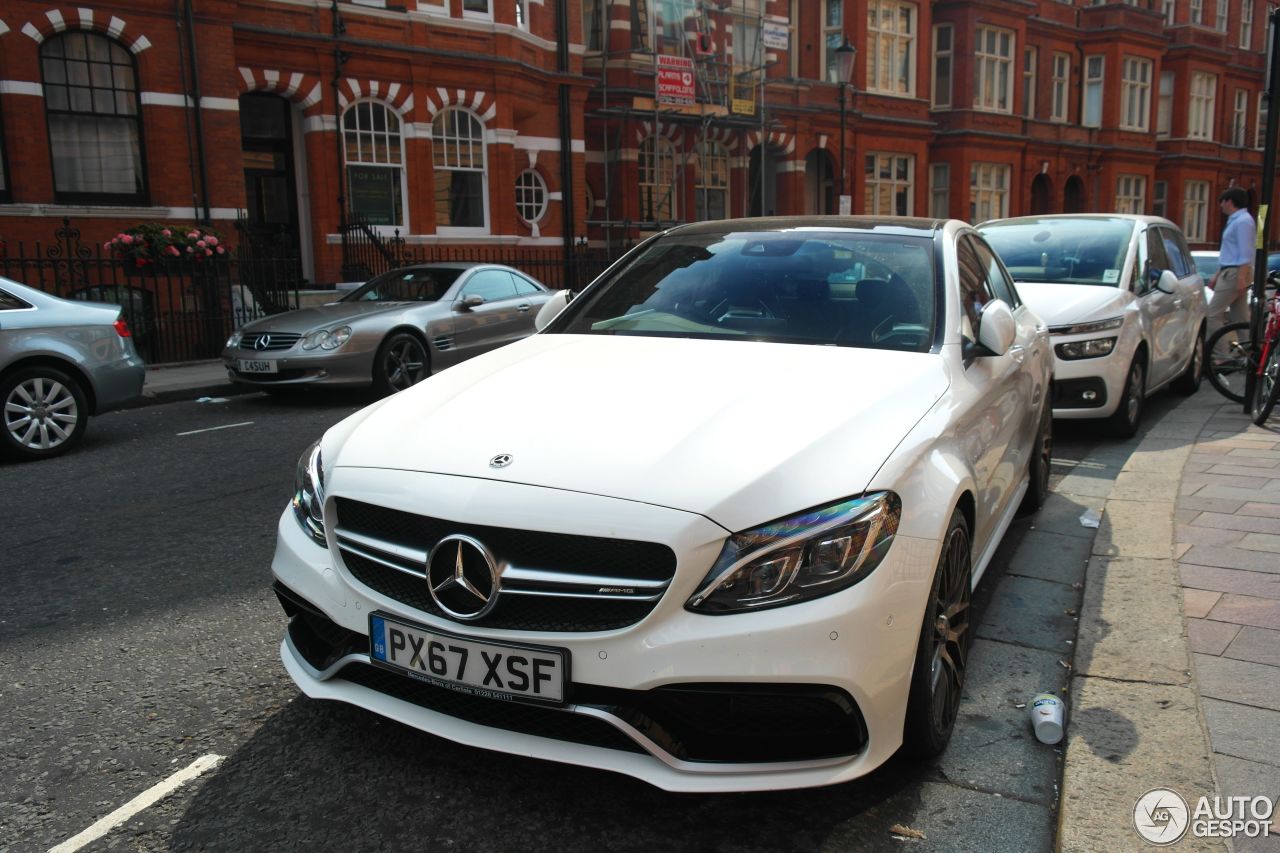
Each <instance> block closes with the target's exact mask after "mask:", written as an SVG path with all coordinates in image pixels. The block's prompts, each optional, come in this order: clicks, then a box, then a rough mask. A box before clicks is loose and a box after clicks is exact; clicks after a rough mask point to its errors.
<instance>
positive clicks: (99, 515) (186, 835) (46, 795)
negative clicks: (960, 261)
mask: <svg viewBox="0 0 1280 853" xmlns="http://www.w3.org/2000/svg"><path fill="white" fill-rule="evenodd" d="M365 402H368V398H366V397H361V396H341V397H334V396H312V397H306V398H301V399H298V400H283V401H281V400H275V399H272V398H269V397H266V396H263V395H259V394H252V395H248V396H244V397H236V398H232V399H231V400H229V401H227V402H224V403H213V404H207V403H206V404H202V403H196V402H184V403H172V404H168V405H161V406H152V407H148V408H142V409H135V410H130V411H125V412H118V413H113V414H110V415H106V416H103V417H100V418H96V419H94V421H93V422H92V423H91V424H90V427H89V431H88V434H87V436H86V440H85V443H84V445H83V446H82V447H81V448H80V449H79V450H78V451H76V452H74V453H72V454H70V455H68V456H66V457H63V458H60V459H56V460H50V461H47V462H43V463H38V464H26V465H14V464H7V463H0V519H2V524H0V577H2V578H3V580H4V583H5V587H6V588H7V589H9V591H10V595H8V596H5V597H3V598H0V718H3V720H4V725H3V729H2V730H0V849H3V850H13V851H26V850H48V849H50V848H52V847H54V846H55V845H58V844H60V843H62V842H64V841H66V840H68V839H71V838H72V837H73V836H76V835H77V834H78V833H81V832H82V831H83V830H85V829H86V828H87V827H90V825H92V824H94V822H95V821H98V820H99V819H100V818H102V817H103V816H104V815H107V814H108V813H111V812H112V811H113V810H115V809H117V808H119V807H120V806H122V805H124V804H126V803H128V802H129V801H130V800H132V799H133V798H135V797H137V796H138V795H139V794H141V793H143V792H144V791H147V790H148V789H150V788H152V787H153V786H155V785H156V784H157V783H160V782H162V781H163V780H165V779H167V778H169V777H170V776H171V775H172V774H174V773H175V772H177V771H179V770H181V769H182V768H185V767H187V766H188V765H191V764H192V762H194V761H196V760H197V759H199V758H200V757H202V756H206V755H210V754H213V755H219V756H224V758H223V760H222V761H221V763H220V764H218V766H216V767H215V768H214V769H212V770H210V771H208V772H206V773H204V774H203V775H201V776H199V777H198V778H197V779H195V780H194V781H192V782H190V783H188V784H186V785H184V786H182V787H180V788H178V789H177V791H176V792H174V793H173V794H172V795H170V796H168V797H166V798H164V799H162V800H160V801H159V802H158V803H156V804H154V805H151V806H150V807H148V808H145V809H143V810H141V811H140V812H139V813H138V814H136V815H135V816H134V817H132V818H131V819H130V820H128V821H127V822H125V823H124V824H123V825H121V826H119V827H117V828H115V829H113V830H111V831H110V832H108V833H107V834H105V835H104V836H102V837H101V838H99V839H97V840H94V841H92V842H90V843H89V844H87V845H86V846H84V847H82V848H81V849H85V850H147V851H152V850H237V851H244V850H294V849H305V850H342V851H351V850H357V851H365V850H395V851H399V850H433V851H434V850H462V851H471V850H551V849H554V850H557V851H562V850H563V851H572V850H584V851H586V850H590V851H598V850H601V849H606V848H607V849H610V850H644V851H650V850H654V849H659V850H818V849H829V850H851V849H859V850H900V849H901V848H902V846H903V842H902V841H901V840H898V839H896V838H894V837H893V835H892V834H891V832H890V828H891V827H892V826H894V825H895V824H897V825H902V826H906V827H912V826H916V825H926V824H927V825H929V826H930V827H931V829H930V831H931V832H933V833H934V834H933V837H932V838H931V839H930V842H931V843H929V844H928V845H927V846H928V847H930V848H932V849H962V848H966V847H971V848H972V849H981V850H996V849H1019V850H1020V849H1035V848H1038V847H1042V845H1043V842H1044V841H1045V840H1046V839H1048V840H1051V839H1052V825H1053V823H1054V821H1055V816H1054V814H1053V806H1054V804H1055V803H1056V783H1057V779H1058V776H1057V774H1058V773H1059V772H1060V764H1059V762H1057V760H1056V759H1055V758H1053V757H1050V758H1049V759H1047V763H1044V764H1041V765H1039V766H1040V767H1041V769H1040V770H1037V771H1036V772H1037V773H1038V774H1039V776H1040V777H1044V778H1037V779H1035V780H1034V785H1033V787H1032V788H1031V789H1029V790H1030V791H1031V793H1029V794H1028V795H1026V796H1025V797H1022V798H1021V799H1020V798H1019V797H1020V795H1017V794H1016V793H1015V794H1011V795H1008V796H1007V799H1006V795H1003V794H1001V793H1000V792H999V788H998V786H997V788H995V789H994V790H995V793H994V794H993V792H992V791H993V789H990V788H987V789H984V787H983V786H982V785H966V784H964V783H963V782H960V781H957V780H955V779H951V778H949V777H948V774H947V771H946V765H945V763H944V764H940V765H938V766H923V767H922V766H917V765H912V764H910V763H907V762H905V761H901V760H895V761H892V762H890V763H889V764H888V765H886V766H885V767H884V768H881V769H880V770H879V771H877V772H876V773H874V774H872V775H871V776H870V777H867V778H866V779H863V780H859V781H857V782H854V783H850V784H847V785H842V786H837V787H832V788H825V789H818V790H809V791H793V792H782V793H772V794H749V795H747V794H744V795H730V796H704V795H674V794H667V793H665V792H662V791H660V790H657V789H655V788H652V787H649V786H648V785H646V784H644V783H642V782H638V781H635V780H632V779H630V778H627V777H623V776H618V775H613V774H609V773H605V772H600V771H594V770H587V769H582V768H576V767H569V766H562V765H556V764H550V763H544V762H540V761H534V760H531V759H524V758H519V757H514V756H509V755H502V754H497V753H490V752H486V751H482V750H477V749H470V748H464V747H460V746H456V745H454V744H451V743H449V742H447V741H444V740H441V739H438V738H434V737H431V736H429V735H424V734H422V733H419V732H418V731H416V730H413V729H409V728H407V727H404V726H401V725H398V724H396V723H392V722H389V721H386V720H384V719H381V718H379V717H376V716H374V715H372V714H369V713H366V712H364V711H361V710H358V709H355V708H350V707H346V706H342V705H338V704H334V703H325V702H318V701H311V700H308V699H306V698H304V697H302V696H301V695H300V694H299V693H298V692H297V690H296V689H295V688H294V686H293V685H292V682H290V681H289V679H288V678H287V676H286V675H285V674H284V671H283V669H282V667H281V665H280V662H279V659H278V644H279V640H280V636H281V632H282V629H283V626H284V618H283V613H282V611H281V610H280V607H279V605H278V604H277V603H276V601H275V598H274V595H273V594H272V593H271V590H270V583H271V579H270V560H271V554H272V550H273V547H274V528H275V523H276V520H277V518H278V516H279V514H280V512H281V511H282V509H283V507H284V505H285V501H286V500H287V498H288V495H289V493H290V491H291V489H292V482H293V471H294V464H295V461H296V459H297V457H298V455H299V454H300V453H301V451H302V450H303V449H304V448H305V447H306V446H307V445H308V444H309V443H310V442H311V441H313V440H314V439H315V438H317V437H318V436H319V435H320V434H321V432H322V431H323V430H324V429H325V428H326V427H327V426H328V425H330V424H332V423H334V422H336V421H337V420H339V419H341V418H342V417H343V416H345V415H346V414H348V413H350V412H352V411H355V410H356V409H357V408H359V407H360V406H361V405H363V404H364V403H365ZM1156 408H1158V406H1157V407H1156ZM1151 414H1152V415H1155V416H1158V411H1157V412H1152V413H1151ZM1059 426H1060V429H1059V435H1058V445H1057V449H1056V452H1055V457H1057V458H1058V459H1059V460H1060V462H1059V463H1058V464H1055V482H1058V481H1060V479H1061V477H1062V475H1063V474H1064V473H1066V472H1068V471H1069V470H1071V469H1072V468H1073V467H1074V466H1075V465H1076V463H1077V462H1078V461H1079V460H1084V459H1085V458H1086V456H1088V455H1089V453H1090V451H1091V449H1092V448H1094V447H1095V446H1096V445H1098V444H1099V443H1101V442H1105V439H1101V438H1099V437H1097V436H1096V435H1094V434H1093V433H1091V432H1089V431H1080V430H1066V429H1062V428H1061V427H1062V425H1059ZM1034 522H1035V519H1029V520H1028V519H1022V520H1019V521H1017V522H1015V524H1014V527H1013V528H1012V529H1011V531H1010V533H1009V534H1008V536H1007V537H1006V541H1005V543H1004V545H1003V546H1002V547H1001V550H1000V552H999V553H998V554H997V557H996V559H995V560H994V561H993V565H992V567H991V568H990V570H989V571H988V573H987V576H986V578H985V579H984V581H983V584H982V586H981V588H980V590H979V594H978V596H977V597H976V598H977V603H978V605H979V607H980V608H981V607H984V606H988V603H989V602H990V598H991V590H992V589H993V588H994V586H995V585H996V584H997V583H998V581H999V580H1000V578H1001V576H1002V573H1003V572H1004V569H1005V566H1006V564H1007V562H1008V559H1009V555H1011V554H1013V553H1014V551H1015V549H1016V548H1017V546H1018V544H1019V543H1020V542H1021V541H1022V539H1023V538H1024V537H1025V536H1026V535H1027V533H1028V531H1029V530H1031V529H1032V526H1033V524H1034ZM996 610H997V608H991V612H992V613H994V612H995V611H996ZM981 615H982V613H981V611H980V612H979V616H981ZM1011 648H1012V647H1011ZM1018 689H1019V690H1020V689H1021V687H1019V688H1018ZM1038 689H1040V685H1038V684H1036V683H1028V684H1027V690H1028V691H1030V692H1035V691H1036V690H1038ZM1006 710H1007V709H1006ZM991 725H992V721H991V717H990V715H988V714H985V713H965V709H964V708H962V717H961V722H960V726H961V730H960V732H958V735H957V736H958V737H961V736H962V735H963V737H964V738H965V739H968V740H972V739H973V738H974V737H981V736H984V735H983V727H984V726H986V727H990V726H991ZM1006 739H1007V738H1006ZM1019 740H1020V741H1023V740H1026V738H1020V739H1019ZM1032 743H1033V744H1034V742H1032ZM1015 747H1016V748H1017V749H1023V750H1028V751H1029V750H1034V749H1039V750H1041V753H1042V754H1047V753H1045V752H1044V751H1046V750H1049V751H1052V748H1049V747H1042V746H1039V745H1034V746H1028V745H1025V744H1023V743H1021V742H1019V743H1018V744H1015ZM953 749H956V747H955V745H954V744H953ZM1033 763H1034V762H1033ZM1020 766H1021V765H1020ZM1044 768H1048V769H1044ZM997 800H1000V801H1001V802H1007V803H1008V807H1009V808H1010V809H1013V810H1014V812H1016V813H1017V815H1021V816H1022V817H1014V818H1010V817H1009V816H1008V815H1006V814H1005V812H1003V811H999V810H996V811H993V810H991V809H990V808H988V805H989V804H992V803H996V802H997ZM1032 806H1034V808H1031V807H1032ZM1024 807H1025V808H1024ZM1020 820H1021V821H1026V822H1029V823H1028V824H1027V827H1024V826H1022V825H1021V824H1020V823H1019V821H1020ZM936 827H941V831H942V832H945V833H947V834H948V835H949V841H948V837H947V836H944V837H942V838H939V837H938V832H939V829H937V828H936ZM1028 827H1029V828H1028ZM1027 833H1029V834H1030V837H1027ZM1001 838H1004V839H1005V841H1006V842H1007V843H1002V842H1001V841H1000V839H1001ZM949 842H950V843H949Z"/></svg>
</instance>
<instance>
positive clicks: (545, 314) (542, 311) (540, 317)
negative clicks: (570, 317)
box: [533, 290, 573, 332]
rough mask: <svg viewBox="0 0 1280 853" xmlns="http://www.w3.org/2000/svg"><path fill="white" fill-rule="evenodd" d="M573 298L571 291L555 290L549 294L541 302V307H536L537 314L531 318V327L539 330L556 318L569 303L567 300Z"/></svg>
mask: <svg viewBox="0 0 1280 853" xmlns="http://www.w3.org/2000/svg"><path fill="white" fill-rule="evenodd" d="M571 299H573V291H571V290H557V291H556V292H555V293H553V294H552V295H551V298H550V299H548V300H547V301H546V302H544V303H542V307H541V308H539V309H538V314H537V316H536V317H534V318H533V328H534V330H535V331H538V332H541V331H542V330H543V329H545V328H546V327H547V325H548V324H549V323H550V322H551V321H552V320H554V319H555V318H556V315H558V314H559V313H560V312H561V311H563V310H564V307H565V306H566V305H568V304H569V300H571Z"/></svg>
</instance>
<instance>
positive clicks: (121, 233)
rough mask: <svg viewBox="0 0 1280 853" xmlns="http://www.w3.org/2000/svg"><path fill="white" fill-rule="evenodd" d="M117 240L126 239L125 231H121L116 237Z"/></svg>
mask: <svg viewBox="0 0 1280 853" xmlns="http://www.w3.org/2000/svg"><path fill="white" fill-rule="evenodd" d="M116 239H117V240H123V239H124V232H123V231H121V232H120V233H119V234H117V235H116Z"/></svg>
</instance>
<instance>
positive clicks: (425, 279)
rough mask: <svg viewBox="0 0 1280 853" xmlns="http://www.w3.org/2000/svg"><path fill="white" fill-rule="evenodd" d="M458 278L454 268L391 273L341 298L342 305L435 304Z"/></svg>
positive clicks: (375, 278)
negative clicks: (355, 303)
mask: <svg viewBox="0 0 1280 853" xmlns="http://www.w3.org/2000/svg"><path fill="white" fill-rule="evenodd" d="M460 275H462V269H461V268H458V267H431V268H426V269H409V270H392V271H391V272H388V273H383V274H382V275H379V276H375V277H374V278H371V279H369V280H368V281H366V282H365V283H364V284H362V285H361V286H360V287H359V289H357V290H353V291H352V292H351V293H348V294H347V295H346V296H344V297H342V299H341V300H340V301H342V302H436V301H438V300H440V299H442V298H444V295H445V293H446V292H448V290H449V286H450V285H451V284H453V283H454V282H455V281H457V280H458V276H460Z"/></svg>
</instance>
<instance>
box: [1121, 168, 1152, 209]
mask: <svg viewBox="0 0 1280 853" xmlns="http://www.w3.org/2000/svg"><path fill="white" fill-rule="evenodd" d="M1146 207H1147V179H1146V176H1145V175H1117V176H1116V213H1134V214H1138V215H1141V214H1143V213H1146Z"/></svg>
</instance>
